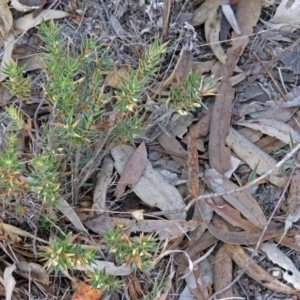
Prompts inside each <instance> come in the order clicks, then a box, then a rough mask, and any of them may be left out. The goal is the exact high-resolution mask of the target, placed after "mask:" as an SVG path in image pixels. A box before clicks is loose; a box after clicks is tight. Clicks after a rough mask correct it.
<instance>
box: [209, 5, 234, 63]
mask: <svg viewBox="0 0 300 300" xmlns="http://www.w3.org/2000/svg"><path fill="white" fill-rule="evenodd" d="M221 19H222V14H220V13H219V12H218V6H216V7H214V8H213V9H212V10H211V11H210V12H209V14H208V17H207V20H206V21H205V27H204V30H205V39H206V42H207V43H208V44H209V47H210V48H211V50H212V52H213V54H214V55H215V56H216V57H217V59H218V60H219V61H220V62H221V63H222V64H223V65H225V63H226V59H227V56H226V54H225V51H224V50H223V48H222V46H221V44H220V40H219V34H220V29H221ZM234 67H235V66H234Z"/></svg>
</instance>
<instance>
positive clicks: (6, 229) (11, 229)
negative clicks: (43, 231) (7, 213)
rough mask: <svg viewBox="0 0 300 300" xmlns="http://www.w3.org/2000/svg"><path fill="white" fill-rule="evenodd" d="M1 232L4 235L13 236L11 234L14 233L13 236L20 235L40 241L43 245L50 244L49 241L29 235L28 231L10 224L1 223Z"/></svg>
mask: <svg viewBox="0 0 300 300" xmlns="http://www.w3.org/2000/svg"><path fill="white" fill-rule="evenodd" d="M0 231H2V234H11V233H13V234H16V235H19V236H22V237H27V238H31V239H35V240H37V241H40V242H42V243H46V244H48V242H47V241H45V240H43V239H41V238H38V237H36V236H34V235H33V234H31V233H28V232H27V231H25V230H22V229H20V228H18V227H15V226H13V225H10V224H6V223H0Z"/></svg>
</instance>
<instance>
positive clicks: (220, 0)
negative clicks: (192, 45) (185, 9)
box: [191, 0, 229, 26]
mask: <svg viewBox="0 0 300 300" xmlns="http://www.w3.org/2000/svg"><path fill="white" fill-rule="evenodd" d="M226 3H229V0H210V1H204V2H203V3H202V4H201V5H200V6H199V7H198V8H197V9H196V10H195V11H194V12H193V15H192V17H191V24H192V25H193V26H198V25H201V24H203V23H204V22H205V21H206V20H207V17H208V15H209V13H210V12H211V11H212V10H213V9H215V8H216V7H217V8H218V7H219V6H220V5H221V4H226Z"/></svg>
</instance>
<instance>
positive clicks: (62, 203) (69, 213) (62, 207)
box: [58, 198, 88, 233]
mask: <svg viewBox="0 0 300 300" xmlns="http://www.w3.org/2000/svg"><path fill="white" fill-rule="evenodd" d="M58 203H59V207H58V210H59V211H60V212H61V213H62V214H63V215H64V216H66V217H67V218H68V219H69V220H70V221H71V223H72V224H73V225H74V227H75V228H76V229H77V230H79V231H81V232H85V233H88V232H87V230H86V229H85V227H84V226H83V225H82V223H81V221H80V219H79V218H78V216H77V214H76V213H75V211H74V209H73V208H72V207H71V206H70V204H69V203H68V202H67V201H66V200H65V199H63V198H60V199H59V201H58Z"/></svg>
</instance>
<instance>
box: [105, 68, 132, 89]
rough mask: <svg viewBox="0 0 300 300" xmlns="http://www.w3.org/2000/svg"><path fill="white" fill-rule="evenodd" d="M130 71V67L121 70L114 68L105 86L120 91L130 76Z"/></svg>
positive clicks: (107, 77)
mask: <svg viewBox="0 0 300 300" xmlns="http://www.w3.org/2000/svg"><path fill="white" fill-rule="evenodd" d="M129 70H130V67H129V66H123V67H121V68H119V69H118V68H117V67H116V66H114V67H113V69H112V70H111V72H110V73H109V74H108V75H107V76H106V78H105V82H104V84H105V85H109V86H111V87H113V88H115V89H119V90H120V89H121V88H122V84H123V82H124V80H125V79H127V78H128V76H129Z"/></svg>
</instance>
